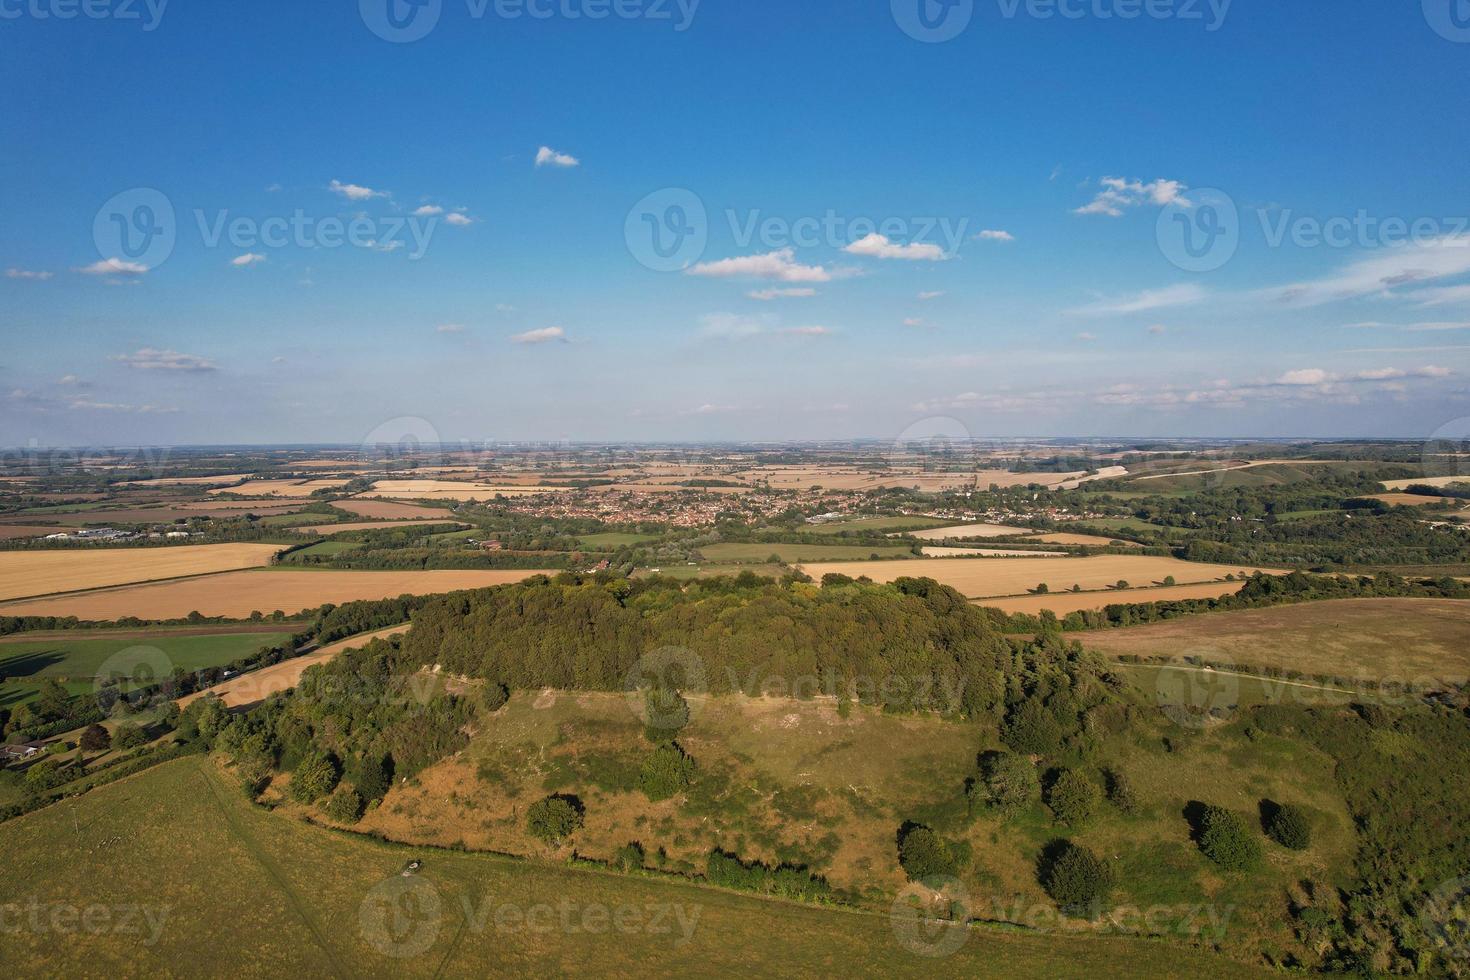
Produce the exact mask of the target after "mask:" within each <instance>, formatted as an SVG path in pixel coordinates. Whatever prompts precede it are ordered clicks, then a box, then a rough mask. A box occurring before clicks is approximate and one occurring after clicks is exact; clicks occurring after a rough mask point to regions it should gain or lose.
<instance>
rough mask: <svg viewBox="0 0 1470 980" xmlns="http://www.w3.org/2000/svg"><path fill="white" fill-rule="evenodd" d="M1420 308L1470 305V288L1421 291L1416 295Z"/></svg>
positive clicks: (1454, 287)
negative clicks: (1458, 304)
mask: <svg viewBox="0 0 1470 980" xmlns="http://www.w3.org/2000/svg"><path fill="white" fill-rule="evenodd" d="M1414 298H1415V299H1417V300H1419V305H1420V306H1449V305H1451V304H1454V303H1470V286H1439V287H1436V288H1434V289H1421V290H1420V291H1419V292H1417V293H1415V294H1414Z"/></svg>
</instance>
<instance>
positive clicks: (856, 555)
mask: <svg viewBox="0 0 1470 980" xmlns="http://www.w3.org/2000/svg"><path fill="white" fill-rule="evenodd" d="M699 550H700V553H701V554H703V555H704V557H705V560H706V561H710V562H717V563H719V562H741V563H744V562H756V563H762V562H765V560H766V559H767V558H770V557H771V556H772V555H774V556H776V557H777V558H779V559H781V561H784V562H797V561H845V560H849V559H850V560H861V559H866V558H870V557H872V556H873V555H877V556H878V557H879V558H911V557H913V552H912V551H910V550H909V549H908V548H907V547H904V546H901V545H888V546H884V545H877V546H874V545H855V544H852V545H849V544H711V545H705V546H704V547H703V548H701V549H699Z"/></svg>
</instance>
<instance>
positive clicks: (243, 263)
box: [230, 252, 265, 269]
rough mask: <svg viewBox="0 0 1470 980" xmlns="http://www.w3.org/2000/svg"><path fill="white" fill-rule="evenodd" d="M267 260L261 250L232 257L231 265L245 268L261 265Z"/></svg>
mask: <svg viewBox="0 0 1470 980" xmlns="http://www.w3.org/2000/svg"><path fill="white" fill-rule="evenodd" d="M264 261H265V256H264V255H261V254H260V253H259V252H246V253H245V254H244V255H241V256H239V257H238V258H233V259H230V265H232V266H234V267H235V268H237V269H244V268H247V267H249V266H252V265H259V264H260V263H262V262H264Z"/></svg>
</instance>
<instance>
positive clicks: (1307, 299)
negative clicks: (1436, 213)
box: [1265, 235, 1470, 306]
mask: <svg viewBox="0 0 1470 980" xmlns="http://www.w3.org/2000/svg"><path fill="white" fill-rule="evenodd" d="M1465 273H1470V236H1464V235H1460V236H1455V237H1445V238H1437V239H1434V240H1432V241H1427V242H1423V243H1418V244H1414V245H1402V246H1395V247H1392V248H1382V249H1378V250H1377V251H1376V252H1375V253H1374V254H1372V255H1370V256H1369V257H1368V258H1366V259H1360V260H1358V261H1356V262H1353V263H1350V264H1349V265H1347V266H1345V267H1343V268H1342V269H1341V270H1339V271H1338V272H1336V273H1334V274H1333V275H1330V276H1327V277H1325V278H1322V279H1314V280H1309V281H1306V282H1299V283H1293V284H1292V285H1289V286H1286V287H1283V288H1276V289H1270V290H1266V291H1265V294H1266V295H1267V296H1269V297H1270V298H1273V299H1275V300H1276V301H1278V302H1281V303H1285V304H1287V305H1289V306H1321V305H1322V304H1324V303H1333V302H1337V301H1339V300H1345V299H1357V298H1359V297H1364V296H1377V297H1380V298H1389V297H1401V298H1404V299H1409V300H1418V301H1419V302H1420V305H1421V306H1433V305H1442V304H1443V303H1445V302H1453V301H1454V300H1453V298H1451V297H1447V295H1446V294H1453V293H1454V291H1455V290H1461V289H1465V290H1470V287H1460V286H1455V287H1448V288H1447V289H1422V290H1421V289H1417V287H1418V286H1420V285H1421V284H1425V283H1429V282H1433V281H1435V280H1438V279H1448V278H1451V277H1454V276H1460V275H1464V274H1465ZM1416 290H1417V291H1416ZM1464 295H1465V298H1470V292H1466V293H1465V294H1464Z"/></svg>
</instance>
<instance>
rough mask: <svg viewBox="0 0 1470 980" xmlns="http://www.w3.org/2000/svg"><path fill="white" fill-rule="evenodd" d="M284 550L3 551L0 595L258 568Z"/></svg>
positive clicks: (214, 547) (212, 547)
mask: <svg viewBox="0 0 1470 980" xmlns="http://www.w3.org/2000/svg"><path fill="white" fill-rule="evenodd" d="M280 550H281V549H280V546H278V545H273V544H208V545H193V546H189V545H185V546H180V547H165V548H90V547H87V548H68V549H65V550H55V551H6V552H0V599H20V598H25V597H27V596H44V595H51V594H53V593H61V592H79V591H82V590H84V589H100V588H105V587H107V586H114V585H125V584H129V583H133V582H153V581H158V580H160V579H169V578H182V577H184V576H189V575H208V574H211V573H214V572H227V571H233V570H236V569H242V568H256V567H259V566H261V565H265V564H268V563H269V562H270V560H271V558H272V557H274V556H275V554H276V552H278V551H280Z"/></svg>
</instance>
